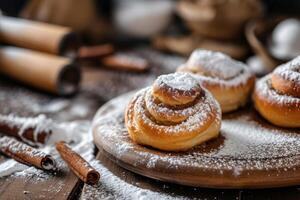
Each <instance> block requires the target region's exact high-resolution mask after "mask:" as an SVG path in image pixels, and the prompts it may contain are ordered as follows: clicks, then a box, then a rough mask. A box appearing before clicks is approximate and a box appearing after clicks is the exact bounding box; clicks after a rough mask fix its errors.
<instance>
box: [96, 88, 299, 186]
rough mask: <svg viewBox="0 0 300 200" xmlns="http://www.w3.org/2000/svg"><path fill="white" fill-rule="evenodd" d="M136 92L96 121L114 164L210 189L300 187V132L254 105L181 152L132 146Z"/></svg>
mask: <svg viewBox="0 0 300 200" xmlns="http://www.w3.org/2000/svg"><path fill="white" fill-rule="evenodd" d="M133 94H134V92H132V93H128V94H125V95H122V96H120V97H118V98H115V99H113V100H111V101H109V102H108V103H106V104H105V105H104V106H102V108H100V110H99V111H98V113H97V114H96V116H95V118H94V121H93V127H92V128H93V135H94V141H95V143H96V145H97V146H98V148H100V149H103V150H104V152H105V155H107V156H108V158H110V159H111V160H112V161H114V162H115V163H117V164H118V165H120V166H121V167H124V168H126V169H128V170H130V171H133V172H135V173H138V174H141V175H144V176H147V177H150V178H153V179H158V180H162V181H167V182H173V183H178V184H182V185H188V186H199V187H209V188H271V187H283V186H291V185H298V184H300V159H299V158H300V130H299V129H281V128H278V127H275V126H273V125H271V124H269V123H268V122H266V121H265V120H264V119H262V118H261V117H260V116H259V115H258V114H257V113H256V112H255V110H254V109H253V108H251V106H249V107H248V108H245V109H241V110H239V111H237V112H234V113H230V114H226V115H224V116H223V120H222V128H221V134H220V137H218V138H217V139H214V140H211V141H209V142H207V143H205V144H203V145H200V146H197V147H195V148H194V149H192V150H190V151H187V152H183V153H176V152H174V153H170V152H163V151H159V150H156V149H153V148H150V147H145V146H141V145H138V144H135V143H133V142H132V141H131V140H130V138H129V137H128V132H127V130H126V127H125V125H124V109H125V107H126V105H127V103H128V102H129V100H130V98H131V97H132V95H133Z"/></svg>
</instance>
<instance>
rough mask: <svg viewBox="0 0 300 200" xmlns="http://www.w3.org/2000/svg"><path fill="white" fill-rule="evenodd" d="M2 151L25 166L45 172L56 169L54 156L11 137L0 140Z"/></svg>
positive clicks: (0, 149)
mask: <svg viewBox="0 0 300 200" xmlns="http://www.w3.org/2000/svg"><path fill="white" fill-rule="evenodd" d="M0 151H1V152H2V153H3V154H4V155H6V156H8V157H11V158H13V159H14V160H16V161H18V162H21V163H23V164H25V165H29V166H35V167H37V168H39V169H43V170H52V169H54V167H55V160H54V159H53V158H52V156H50V155H47V154H45V153H44V152H42V151H39V150H37V149H35V148H32V147H30V146H28V145H26V144H24V143H22V142H19V141H17V140H16V139H14V138H11V137H7V136H4V137H1V138H0Z"/></svg>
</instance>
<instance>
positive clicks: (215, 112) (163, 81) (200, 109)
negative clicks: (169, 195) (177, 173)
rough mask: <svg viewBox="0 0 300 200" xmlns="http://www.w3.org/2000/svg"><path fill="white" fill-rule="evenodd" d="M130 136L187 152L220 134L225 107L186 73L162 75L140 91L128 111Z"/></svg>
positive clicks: (150, 144) (143, 143)
mask: <svg viewBox="0 0 300 200" xmlns="http://www.w3.org/2000/svg"><path fill="white" fill-rule="evenodd" d="M125 124H126V127H127V130H128V132H129V135H130V138H131V139H132V140H133V141H135V142H136V143H138V144H142V145H147V146H151V147H154V148H157V149H161V150H165V151H184V150H187V149H189V148H192V147H194V146H195V145H198V144H200V143H203V142H205V141H207V140H209V139H211V138H214V137H217V136H218V135H219V130H220V126H221V109H220V106H219V104H218V102H217V101H216V100H215V99H214V98H213V96H212V95H211V94H210V92H208V91H207V90H205V89H203V88H202V87H201V86H200V85H199V83H198V81H197V80H196V79H194V78H193V77H192V76H191V75H189V74H186V73H174V74H168V75H162V76H159V77H158V78H157V79H156V81H155V82H154V83H153V85H152V87H148V88H145V89H142V90H140V91H139V92H138V93H137V94H136V95H135V96H134V97H133V99H132V100H131V101H130V103H129V105H128V106H127V109H126V112H125Z"/></svg>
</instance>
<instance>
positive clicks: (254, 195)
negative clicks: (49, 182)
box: [81, 150, 300, 200]
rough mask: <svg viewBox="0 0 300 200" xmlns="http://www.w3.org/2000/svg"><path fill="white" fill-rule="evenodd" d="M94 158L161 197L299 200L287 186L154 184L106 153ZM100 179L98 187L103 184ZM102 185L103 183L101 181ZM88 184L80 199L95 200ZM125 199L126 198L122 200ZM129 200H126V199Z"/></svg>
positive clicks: (296, 191)
mask: <svg viewBox="0 0 300 200" xmlns="http://www.w3.org/2000/svg"><path fill="white" fill-rule="evenodd" d="M96 159H98V160H99V161H100V162H101V164H102V165H103V166H104V167H105V168H107V169H108V170H109V171H110V172H112V173H113V174H114V175H115V176H116V177H118V178H120V179H121V180H123V181H125V182H126V183H127V184H128V185H134V186H136V187H138V188H140V189H147V190H149V191H155V192H160V193H162V194H167V195H170V196H172V197H174V198H175V197H186V198H187V199H205V200H219V199H220V200H232V199H235V200H265V199H269V200H282V199H286V200H298V199H300V188H298V187H288V188H277V189H260V190H236V189H234V190H233V189H227V190H220V189H207V188H195V187H188V186H181V185H177V184H171V183H165V182H161V181H156V180H153V179H150V178H147V177H144V176H141V175H138V174H135V173H132V172H130V171H128V170H126V169H123V168H121V167H119V166H118V165H116V164H115V163H114V162H113V161H111V160H110V158H109V157H108V155H107V154H105V153H104V152H103V150H99V153H98V154H97V157H96ZM102 181H103V180H100V183H99V184H102V183H101V182H102ZM103 182H105V181H103ZM115 184H119V182H115ZM89 187H90V186H88V185H85V186H84V188H83V191H82V195H81V198H82V199H89V200H93V199H97V198H95V197H97V195H95V194H91V193H90V191H89ZM106 189H107V191H98V192H101V193H102V194H108V195H107V196H103V199H104V198H108V197H111V196H112V195H111V193H112V192H113V191H110V190H109V188H106ZM124 199H126V197H125V198H124ZM127 199H129V198H127Z"/></svg>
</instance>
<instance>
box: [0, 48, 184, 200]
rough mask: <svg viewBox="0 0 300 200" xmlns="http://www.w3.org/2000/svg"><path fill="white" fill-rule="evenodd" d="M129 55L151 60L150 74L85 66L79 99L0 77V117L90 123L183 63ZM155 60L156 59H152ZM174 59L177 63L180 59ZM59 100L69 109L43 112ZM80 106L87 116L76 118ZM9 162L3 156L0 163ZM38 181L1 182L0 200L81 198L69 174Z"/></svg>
mask: <svg viewBox="0 0 300 200" xmlns="http://www.w3.org/2000/svg"><path fill="white" fill-rule="evenodd" d="M130 53H133V54H135V55H138V56H141V57H143V58H145V59H147V60H149V63H150V70H149V71H147V73H131V72H117V71H115V70H109V69H105V68H102V67H101V66H84V67H82V71H83V81H82V84H81V90H80V91H79V93H78V94H77V95H74V96H70V97H59V96H54V95H51V94H48V93H44V92H42V91H40V90H36V89H34V88H31V87H25V86H24V85H22V84H21V83H19V82H17V81H14V80H11V79H9V78H7V77H4V76H1V75H0V113H1V114H11V113H13V114H15V115H18V116H23V117H33V116H37V115H39V114H45V115H46V116H47V117H49V118H51V119H53V120H54V121H58V122H64V121H72V120H86V119H87V120H89V119H92V117H93V116H94V114H95V112H96V111H97V109H98V108H99V107H100V106H101V105H102V104H103V103H104V102H105V101H107V100H109V99H111V98H113V97H115V96H117V95H119V94H122V93H124V92H128V91H130V90H133V89H136V88H140V87H144V86H146V85H148V84H150V83H151V82H152V81H153V80H154V79H155V78H156V76H157V75H159V74H162V73H170V72H172V71H174V70H175V68H176V67H177V66H178V65H180V64H181V61H183V60H182V59H180V58H179V61H178V62H177V61H176V60H173V59H172V58H173V57H170V58H171V60H172V62H173V63H171V65H169V64H168V63H166V62H165V58H166V57H165V55H162V54H161V53H158V52H156V51H152V50H149V49H147V48H146V49H145V48H143V49H138V50H134V51H133V52H130ZM150 56H151V57H150ZM154 57H155V59H153V58H154ZM170 58H169V60H170ZM174 58H176V59H177V57H174ZM174 61H175V62H174ZM163 62H165V63H163ZM172 64H173V65H172ZM57 100H58V101H60V100H63V101H68V106H66V107H64V108H63V109H61V110H59V111H57V112H47V111H45V110H43V109H44V108H45V107H46V106H47V105H49V104H51V103H53V102H55V101H57ZM78 104H84V105H85V108H86V110H87V112H86V113H85V114H84V115H75V114H74V112H73V111H74V109H76V108H77V106H78ZM6 159H7V158H5V157H1V156H0V163H2V162H3V161H4V160H6ZM37 179H38V178H37V177H34V176H33V177H31V178H24V177H22V176H20V177H15V176H8V177H3V178H0V199H73V198H74V197H76V195H78V191H80V184H82V182H81V181H79V179H78V178H77V177H76V176H75V175H74V174H73V173H72V172H70V171H68V172H64V173H62V174H58V175H55V176H51V177H50V178H49V179H48V180H43V181H37Z"/></svg>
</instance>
